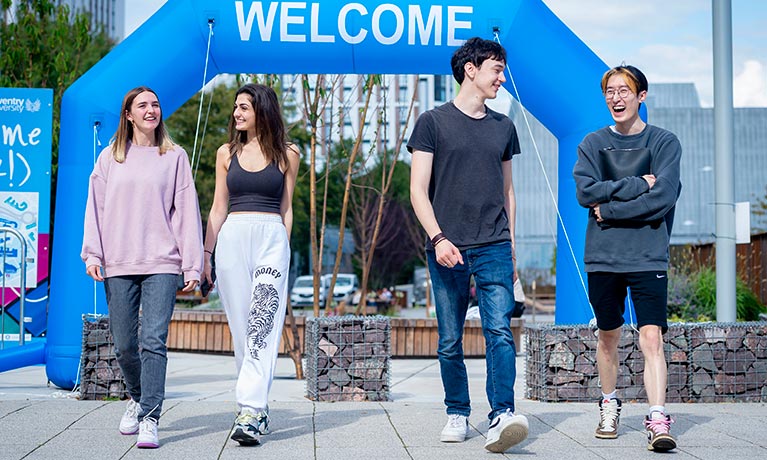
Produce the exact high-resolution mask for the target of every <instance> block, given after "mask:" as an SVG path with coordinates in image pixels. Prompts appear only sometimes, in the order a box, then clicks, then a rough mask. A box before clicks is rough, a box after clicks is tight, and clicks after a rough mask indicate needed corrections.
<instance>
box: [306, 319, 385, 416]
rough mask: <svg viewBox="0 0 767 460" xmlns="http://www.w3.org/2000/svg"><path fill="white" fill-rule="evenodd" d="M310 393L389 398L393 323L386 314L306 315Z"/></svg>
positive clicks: (314, 396) (324, 397) (327, 397)
mask: <svg viewBox="0 0 767 460" xmlns="http://www.w3.org/2000/svg"><path fill="white" fill-rule="evenodd" d="M305 334H306V335H305V342H304V343H305V356H306V366H305V369H306V393H307V397H308V398H309V399H311V400H313V401H388V400H389V388H390V385H389V379H390V373H389V361H390V357H391V324H390V322H389V318H388V317H385V316H364V317H354V316H345V317H330V318H312V319H309V320H307V324H306V333H305Z"/></svg>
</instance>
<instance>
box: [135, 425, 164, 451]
mask: <svg viewBox="0 0 767 460" xmlns="http://www.w3.org/2000/svg"><path fill="white" fill-rule="evenodd" d="M136 447H138V448H140V449H157V448H158V447H160V438H159V436H157V420H155V419H153V418H152V417H144V420H142V421H141V423H139V428H138V439H137V440H136Z"/></svg>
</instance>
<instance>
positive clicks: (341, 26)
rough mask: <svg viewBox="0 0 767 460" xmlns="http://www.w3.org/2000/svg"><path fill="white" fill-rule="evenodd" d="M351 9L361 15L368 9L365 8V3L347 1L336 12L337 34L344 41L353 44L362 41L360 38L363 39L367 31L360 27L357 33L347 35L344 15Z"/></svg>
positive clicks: (365, 14) (365, 13)
mask: <svg viewBox="0 0 767 460" xmlns="http://www.w3.org/2000/svg"><path fill="white" fill-rule="evenodd" d="M351 10H355V11H357V12H359V13H360V15H361V16H367V14H368V10H367V8H365V5H362V4H360V3H347V4H346V5H344V6H343V7H342V8H341V11H340V12H339V13H338V34H339V35H341V38H343V39H344V41H345V42H346V43H349V44H352V45H355V44H357V43H362V40H364V39H365V37H366V36H367V34H368V31H367V30H366V29H365V28H364V27H362V28H360V31H359V33H358V34H357V35H354V36H352V35H349V32H348V31H347V30H346V16H347V15H348V14H349V12H350V11H351Z"/></svg>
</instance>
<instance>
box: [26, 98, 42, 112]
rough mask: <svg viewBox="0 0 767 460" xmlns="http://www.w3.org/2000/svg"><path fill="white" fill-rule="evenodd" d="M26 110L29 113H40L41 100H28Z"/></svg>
mask: <svg viewBox="0 0 767 460" xmlns="http://www.w3.org/2000/svg"><path fill="white" fill-rule="evenodd" d="M25 108H26V109H27V112H39V111H40V99H35V100H34V101H30V100H29V99H27V103H26V105H25Z"/></svg>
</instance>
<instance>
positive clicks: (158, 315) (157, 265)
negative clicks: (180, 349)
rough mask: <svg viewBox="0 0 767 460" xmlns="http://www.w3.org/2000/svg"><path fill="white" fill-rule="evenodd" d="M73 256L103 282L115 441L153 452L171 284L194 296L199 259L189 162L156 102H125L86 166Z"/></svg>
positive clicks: (148, 95) (152, 97) (135, 93)
mask: <svg viewBox="0 0 767 460" xmlns="http://www.w3.org/2000/svg"><path fill="white" fill-rule="evenodd" d="M81 256H82V259H83V261H84V262H85V265H86V267H87V268H86V271H87V273H88V275H89V276H91V277H92V278H93V279H94V280H96V281H104V289H105V292H106V297H107V304H108V308H109V317H110V329H111V332H112V336H113V338H114V344H115V353H116V355H117V361H118V363H119V364H120V369H121V370H122V373H123V376H124V377H125V383H126V386H127V390H128V393H129V394H130V397H131V399H130V401H128V406H127V408H126V410H125V414H124V415H123V417H122V419H121V420H120V432H121V433H122V434H125V435H129V434H136V433H137V432H138V440H137V443H136V444H137V446H138V447H143V448H156V447H158V446H159V438H158V435H157V425H158V421H159V420H160V414H161V412H162V403H163V400H164V398H165V372H166V367H167V362H168V360H167V347H166V345H165V342H166V339H167V337H168V325H169V323H170V318H171V315H172V314H173V307H174V305H175V302H176V289H177V283H178V275H179V274H180V273H183V275H184V288H183V290H184V291H186V292H190V291H192V290H194V289H195V288H196V287H197V284H198V283H199V281H200V273H201V272H202V268H203V261H202V259H203V257H202V256H203V251H202V228H201V224H200V209H199V204H198V202H197V191H196V190H195V187H194V180H193V178H192V171H191V168H190V166H189V159H188V157H187V154H186V152H185V151H184V149H182V148H181V147H179V146H178V145H175V144H174V143H173V141H172V140H171V138H170V136H169V135H168V132H167V131H166V129H165V125H164V124H163V121H162V110H161V109H160V102H159V100H158V98H157V94H156V93H155V92H154V91H152V90H151V89H149V88H147V87H143V86H142V87H138V88H135V89H132V90H130V91H129V92H128V93H127V94H126V95H125V98H124V99H123V104H122V109H121V111H120V123H119V126H118V128H117V132H116V133H115V136H114V139H113V142H112V143H111V144H110V145H109V146H108V147H107V148H105V149H104V150H103V151H102V152H101V154H100V155H99V157H98V160H97V161H96V164H95V165H94V168H93V173H92V174H91V177H90V187H89V191H88V204H87V207H86V210H85V229H84V234H83V250H82V254H81ZM139 307H140V308H141V316H142V319H141V334H140V337H139V334H138V331H139ZM139 343H140V346H141V351H140V352H139Z"/></svg>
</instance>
